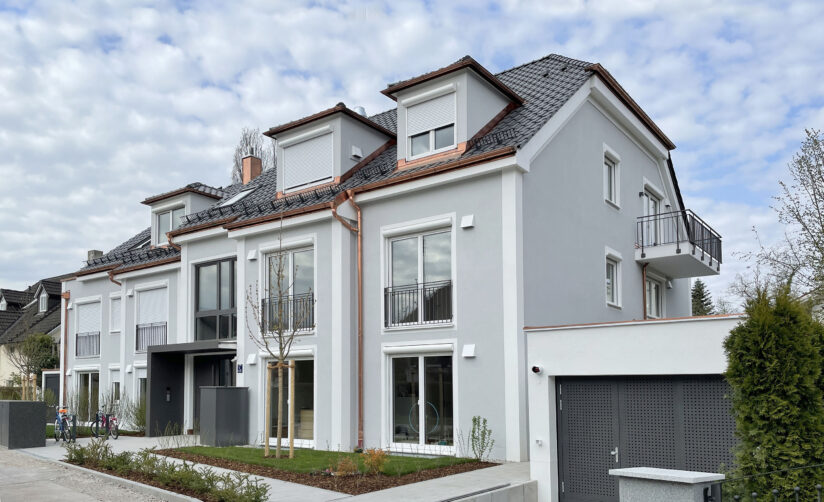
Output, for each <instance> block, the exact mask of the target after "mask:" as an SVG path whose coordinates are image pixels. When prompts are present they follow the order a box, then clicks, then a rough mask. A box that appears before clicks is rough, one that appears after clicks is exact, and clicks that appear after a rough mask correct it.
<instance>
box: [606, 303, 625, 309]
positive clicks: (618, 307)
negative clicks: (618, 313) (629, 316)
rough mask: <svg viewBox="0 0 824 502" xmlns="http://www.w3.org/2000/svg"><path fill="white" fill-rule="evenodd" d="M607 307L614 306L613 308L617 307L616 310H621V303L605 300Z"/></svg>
mask: <svg viewBox="0 0 824 502" xmlns="http://www.w3.org/2000/svg"><path fill="white" fill-rule="evenodd" d="M607 307H611V308H614V309H617V310H622V307H621V305H620V304H617V303H610V302H607Z"/></svg>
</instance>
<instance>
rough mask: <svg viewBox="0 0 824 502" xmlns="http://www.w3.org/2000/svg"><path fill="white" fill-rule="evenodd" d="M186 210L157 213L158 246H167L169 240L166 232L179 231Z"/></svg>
mask: <svg viewBox="0 0 824 502" xmlns="http://www.w3.org/2000/svg"><path fill="white" fill-rule="evenodd" d="M185 212H186V211H185V209H184V208H182V207H179V208H177V209H171V210H169V211H163V212H162V213H157V243H158V244H166V242H168V239H167V238H166V232H171V231H172V230H175V229H177V228H178V227H180V224H181V220H182V219H183V215H184V214H185Z"/></svg>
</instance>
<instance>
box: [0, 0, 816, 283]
mask: <svg viewBox="0 0 824 502" xmlns="http://www.w3.org/2000/svg"><path fill="white" fill-rule="evenodd" d="M7 6H9V7H10V8H9V9H6V10H3V9H0V40H3V43H2V44H0V81H1V82H3V85H0V152H2V155H0V242H2V243H3V244H4V245H3V246H2V247H0V285H2V286H3V287H22V286H24V285H26V284H28V283H31V282H33V281H35V280H37V279H39V278H41V277H44V276H47V275H52V274H58V273H63V272H67V271H71V270H74V269H76V268H77V267H78V265H79V264H80V261H81V260H82V259H83V258H84V250H85V249H88V248H101V249H110V248H112V247H113V246H115V245H117V244H118V243H120V242H121V241H123V240H125V239H126V238H128V237H129V236H130V235H132V234H133V233H135V232H137V231H139V230H141V229H142V228H144V227H145V226H147V225H148V222H147V221H146V220H147V219H146V214H147V213H146V210H145V207H143V206H141V205H140V204H139V201H140V200H142V199H143V198H145V197H146V196H148V195H151V194H155V193H159V192H163V191H166V190H169V189H173V188H176V187H179V186H182V185H184V184H186V183H189V182H191V181H194V180H199V181H203V182H205V183H210V184H214V185H223V184H227V183H228V182H229V163H230V159H231V155H232V150H233V147H234V144H235V142H236V140H237V136H238V134H239V131H240V129H241V127H243V126H252V127H259V128H261V129H266V128H268V127H271V126H273V125H277V124H280V123H283V122H287V121H289V120H293V119H295V118H297V117H300V116H302V115H306V114H309V113H312V112H315V111H318V110H320V109H323V108H327V107H329V106H332V105H334V104H335V103H337V102H338V101H344V102H346V103H347V104H348V105H350V106H354V105H363V106H365V107H366V108H367V110H368V111H369V112H372V113H374V112H378V111H382V110H384V109H386V108H389V107H390V106H392V102H391V101H390V100H388V99H387V98H385V97H384V96H382V95H381V94H380V93H379V91H380V90H381V89H382V88H383V87H384V86H385V85H386V84H387V83H389V82H392V81H395V80H398V79H402V78H408V77H411V76H414V75H416V74H419V73H422V72H425V71H427V70H431V69H434V68H437V67H440V66H443V65H446V64H448V63H450V62H452V61H454V60H456V59H457V58H459V57H461V56H463V55H464V54H471V55H473V56H474V57H475V58H476V59H478V60H479V61H481V62H482V63H483V64H485V65H487V66H488V67H489V68H490V69H492V70H501V69H504V68H505V67H508V66H510V65H513V64H520V63H523V62H526V61H529V60H532V59H535V58H538V57H541V56H543V55H545V54H548V53H550V52H557V53H561V54H564V55H568V56H570V57H577V58H580V59H586V60H589V61H598V62H601V63H602V64H604V65H605V66H606V67H607V68H608V69H609V70H610V71H611V72H612V73H613V74H614V75H615V76H616V77H617V78H618V80H619V81H620V82H621V83H622V84H623V85H624V87H625V88H626V89H627V90H628V91H629V92H630V93H631V94H632V95H633V97H634V98H635V99H636V100H637V101H638V102H639V103H640V104H641V105H642V106H643V107H644V109H645V110H646V111H647V112H648V113H649V114H650V115H651V116H652V117H653V118H654V119H655V120H656V121H657V122H658V123H659V124H660V125H661V126H662V127H663V129H664V130H665V131H666V133H667V134H668V135H669V136H670V138H672V139H673V140H674V141H675V142H676V144H678V146H679V148H678V149H677V150H676V151H675V152H673V158H674V160H675V164H676V168H677V169H678V172H679V179H680V181H681V186H682V190H683V192H684V196H685V198H686V201H687V205H688V206H691V207H693V208H695V209H696V210H697V211H698V212H699V214H701V215H702V217H704V218H705V219H706V220H707V221H709V222H710V224H712V225H713V226H715V227H716V228H718V229H719V230H720V231H721V232H722V234H723V235H724V237H725V241H724V242H725V249H726V250H728V251H729V250H735V249H744V248H746V247H747V246H750V245H752V237H751V235H750V231H749V228H750V227H751V226H752V225H753V224H755V225H758V226H759V227H761V226H763V227H764V232H766V233H770V234H773V233H775V232H774V231H775V230H776V229H777V228H778V227H777V225H776V224H775V222H774V217H773V216H772V214H771V212H770V210H769V209H768V208H767V205H768V204H769V196H770V194H772V193H773V192H774V191H775V190H776V180H777V178H778V177H779V176H782V175H783V173H784V171H785V164H786V161H787V160H788V159H789V157H790V155H791V153H792V152H793V150H795V148H797V146H798V144H799V142H800V140H801V138H802V135H803V128H804V127H818V126H820V125H821V123H822V121H824V109H823V108H822V104H824V89H822V87H821V85H820V84H819V83H820V82H823V81H824V67H822V65H819V64H816V62H817V60H818V59H819V58H818V55H820V54H822V53H824V37H822V35H821V30H820V29H819V27H818V23H819V20H820V19H821V18H822V14H824V4H822V3H821V2H816V1H797V2H792V3H791V4H788V5H781V4H776V3H773V2H744V1H743V0H742V1H737V2H735V1H734V2H715V1H711V0H699V1H679V2H673V1H652V2H648V1H640V0H639V1H631V2H627V1H626V0H610V1H603V2H584V1H582V0H565V1H559V2H555V1H553V2H541V1H518V0H508V1H506V2H504V3H503V4H501V5H497V6H496V5H492V4H489V5H487V4H478V3H477V2H471V1H468V0H461V1H458V2H448V3H447V2H435V3H431V4H422V3H420V2H413V1H398V2H392V3H380V2H371V1H370V2H364V3H342V4H339V3H325V2H313V3H311V4H300V3H296V2H270V1H248V2H245V3H243V4H240V3H237V2H229V3H219V2H210V3H202V4H201V3H192V4H191V5H190V6H189V7H187V8H178V6H177V5H176V4H175V3H174V2H172V1H168V2H163V1H160V2H157V3H155V4H151V3H145V2H138V1H134V2H117V3H115V4H112V3H107V2H98V1H81V2H76V3H71V4H69V3H52V2H50V3H38V2H33V3H28V2H25V3H20V4H15V5H11V4H7ZM18 10H19V11H24V13H22V14H20V13H19V12H18ZM34 208H36V210H33V209H34ZM779 234H780V232H779ZM742 266H743V265H736V264H735V262H734V260H733V259H732V258H731V256H730V254H729V253H727V259H725V265H724V274H723V275H722V277H721V278H719V279H714V280H713V281H712V287H713V291H714V292H716V291H721V290H723V285H724V283H725V281H727V280H729V279H731V278H732V276H733V275H734V272H735V271H738V270H743V269H742V268H741V267H742Z"/></svg>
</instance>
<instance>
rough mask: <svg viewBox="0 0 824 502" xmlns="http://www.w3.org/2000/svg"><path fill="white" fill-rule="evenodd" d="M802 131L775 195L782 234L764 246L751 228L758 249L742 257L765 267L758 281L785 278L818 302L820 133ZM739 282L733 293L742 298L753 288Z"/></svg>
mask: <svg viewBox="0 0 824 502" xmlns="http://www.w3.org/2000/svg"><path fill="white" fill-rule="evenodd" d="M805 133H806V138H805V139H804V141H803V142H802V143H801V149H800V150H799V151H798V152H797V153H796V154H795V155H794V156H793V158H792V160H791V161H790V163H789V164H788V171H789V175H790V180H789V181H788V182H784V181H781V182H779V185H780V186H781V192H780V193H779V195H777V196H776V197H774V199H775V202H776V204H775V206H773V209H775V211H776V213H777V214H778V219H779V221H780V222H781V223H783V224H784V226H785V230H784V238H783V239H782V240H781V242H779V243H778V244H776V245H772V246H767V245H764V244H763V243H762V242H761V239H760V237H759V235H758V233H757V231H756V230H755V229H753V230H754V231H755V234H756V239H757V241H758V244H759V249H758V251H756V252H754V253H746V254H743V255H742V257H743V258H745V259H749V260H751V261H752V262H754V263H755V264H756V266H757V267H763V268H764V269H765V272H766V277H764V278H762V281H763V282H767V283H772V284H787V283H788V282H790V283H791V284H792V288H793V291H794V292H795V293H796V294H797V295H798V296H802V297H807V298H809V299H811V300H813V301H814V302H815V303H818V302H820V300H821V297H822V292H824V136H822V134H821V131H818V130H815V129H807V130H806V131H805ZM738 282H739V284H738V286H737V288H736V289H738V290H739V291H737V292H738V293H739V294H741V293H742V292H743V293H744V294H743V296H745V297H746V296H748V295H747V294H746V293H747V292H748V291H749V290H755V289H757V288H755V287H747V284H746V282H747V281H743V282H742V281H738ZM742 287H743V290H742Z"/></svg>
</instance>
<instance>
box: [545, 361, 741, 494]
mask: <svg viewBox="0 0 824 502" xmlns="http://www.w3.org/2000/svg"><path fill="white" fill-rule="evenodd" d="M556 385H557V390H556V396H557V400H558V402H557V406H556V409H557V411H558V417H557V424H558V454H559V464H560V469H559V470H560V472H559V478H560V485H561V486H560V487H561V490H560V492H561V493H560V500H561V501H564V502H584V501H586V502H590V501H603V502H612V501H615V502H617V501H618V482H617V479H615V478H614V477H612V476H610V475H609V469H615V468H624V467H660V468H665V469H681V470H690V471H701V472H719V470H720V469H722V467H723V466H729V465H730V463H731V461H732V453H731V450H732V447H733V446H734V445H735V440H734V430H735V422H734V420H733V418H732V415H731V414H730V402H729V399H728V398H727V394H728V392H729V387H728V386H727V384H726V382H725V381H724V380H723V378H722V377H721V376H720V375H697V376H626V377H558V378H556Z"/></svg>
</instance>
